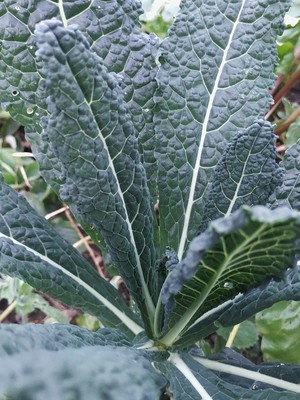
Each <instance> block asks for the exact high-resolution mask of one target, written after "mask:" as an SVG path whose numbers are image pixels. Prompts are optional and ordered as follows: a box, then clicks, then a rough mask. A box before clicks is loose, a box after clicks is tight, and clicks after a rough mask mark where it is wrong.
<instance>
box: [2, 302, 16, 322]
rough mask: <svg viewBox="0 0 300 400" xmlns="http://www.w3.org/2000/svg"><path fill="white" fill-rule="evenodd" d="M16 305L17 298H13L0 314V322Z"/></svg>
mask: <svg viewBox="0 0 300 400" xmlns="http://www.w3.org/2000/svg"><path fill="white" fill-rule="evenodd" d="M16 305H17V299H15V300H14V301H13V302H12V303H11V304H10V305H9V306H8V307H7V308H6V309H5V310H4V311H3V312H2V314H1V315H0V323H1V322H3V321H4V320H5V318H7V317H8V316H9V314H10V313H12V312H13V311H14V309H15V308H16Z"/></svg>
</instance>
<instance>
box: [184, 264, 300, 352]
mask: <svg viewBox="0 0 300 400" xmlns="http://www.w3.org/2000/svg"><path fill="white" fill-rule="evenodd" d="M283 300H295V301H300V268H299V267H295V268H293V269H288V270H287V271H286V272H285V273H284V275H283V279H282V280H280V281H275V280H273V279H272V280H271V281H270V282H268V283H263V284H262V285H260V286H259V287H256V288H254V289H251V290H250V291H248V292H247V293H245V294H244V295H238V296H236V297H235V298H233V299H232V300H230V301H228V302H226V303H223V304H222V305H220V306H218V307H216V308H215V309H214V310H212V312H210V313H207V315H204V316H203V318H200V319H199V321H198V322H197V323H195V324H194V325H193V326H192V327H191V328H190V329H188V331H187V332H186V333H185V335H184V338H183V339H179V340H178V342H177V343H176V345H177V346H179V347H180V346H191V345H193V344H194V343H195V342H196V341H197V340H199V338H203V337H206V336H208V335H210V334H211V333H213V332H215V331H216V330H217V329H218V328H219V327H221V326H224V327H232V326H233V325H236V324H238V323H240V322H242V321H244V320H246V319H247V318H250V317H252V316H253V315H254V314H256V313H258V312H259V311H261V310H264V309H266V308H269V307H271V306H272V305H273V304H275V303H277V302H278V301H283Z"/></svg>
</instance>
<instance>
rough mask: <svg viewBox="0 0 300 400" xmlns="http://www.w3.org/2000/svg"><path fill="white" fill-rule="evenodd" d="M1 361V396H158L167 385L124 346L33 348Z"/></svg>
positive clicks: (102, 399) (107, 399) (103, 399)
mask: <svg viewBox="0 0 300 400" xmlns="http://www.w3.org/2000/svg"><path fill="white" fill-rule="evenodd" d="M33 360H34V362H33ZM2 362H3V363H5V368H1V371H0V395H6V396H8V397H9V398H11V399H14V400H24V399H31V400H42V399H43V400H44V399H75V398H76V399H78V400H87V399H99V400H113V399H118V398H122V399H124V400H127V399H128V400H141V399H143V400H157V399H159V397H160V392H161V388H162V386H163V385H164V379H163V378H162V377H161V375H159V374H158V373H157V372H156V371H155V370H154V369H153V367H152V365H151V363H150V361H149V360H147V358H145V357H143V355H142V354H139V352H138V351H135V350H133V349H129V348H125V347H120V346H118V347H113V346H105V347H103V346H92V347H83V348H77V349H63V350H60V351H47V350H34V351H30V352H23V353H20V354H15V355H13V356H10V357H3V358H2Z"/></svg>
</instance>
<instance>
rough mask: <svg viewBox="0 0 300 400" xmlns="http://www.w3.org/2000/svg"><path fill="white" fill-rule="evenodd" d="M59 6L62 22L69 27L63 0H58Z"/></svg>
mask: <svg viewBox="0 0 300 400" xmlns="http://www.w3.org/2000/svg"><path fill="white" fill-rule="evenodd" d="M58 8H59V13H60V17H61V20H62V23H63V25H64V27H65V28H67V26H68V20H67V17H66V14H65V10H64V5H63V0H58Z"/></svg>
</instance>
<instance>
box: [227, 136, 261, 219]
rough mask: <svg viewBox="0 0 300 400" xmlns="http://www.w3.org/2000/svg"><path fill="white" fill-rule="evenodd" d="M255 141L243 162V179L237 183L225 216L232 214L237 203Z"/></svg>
mask: <svg viewBox="0 0 300 400" xmlns="http://www.w3.org/2000/svg"><path fill="white" fill-rule="evenodd" d="M254 143H255V141H254V142H253V143H252V146H251V149H250V150H249V153H248V155H247V159H246V161H245V162H244V163H243V171H242V174H241V179H240V180H239V182H238V184H237V185H236V188H235V192H234V196H233V197H232V199H231V201H230V205H229V207H228V210H227V212H226V214H225V215H224V217H228V216H229V215H230V214H231V212H232V209H233V207H234V205H235V202H236V200H237V198H238V194H239V191H240V188H241V185H242V182H243V179H244V176H245V172H246V168H247V163H248V160H249V158H250V156H251V153H250V152H251V150H252V149H253V146H254Z"/></svg>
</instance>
